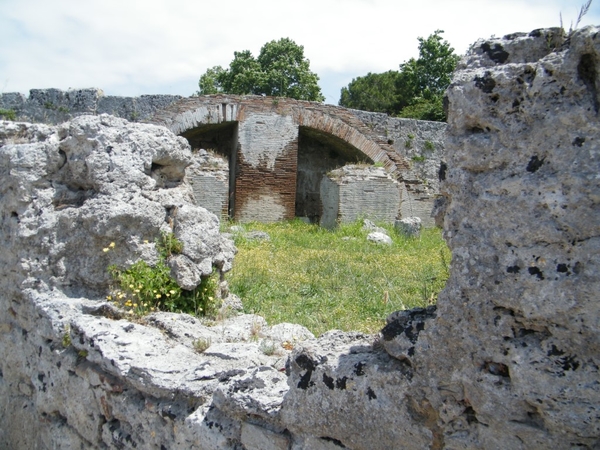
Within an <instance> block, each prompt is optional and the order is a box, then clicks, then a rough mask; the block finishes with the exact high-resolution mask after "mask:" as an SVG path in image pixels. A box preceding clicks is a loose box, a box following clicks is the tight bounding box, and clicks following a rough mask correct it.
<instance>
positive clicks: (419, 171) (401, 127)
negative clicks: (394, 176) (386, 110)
mask: <svg viewBox="0 0 600 450" xmlns="http://www.w3.org/2000/svg"><path fill="white" fill-rule="evenodd" d="M355 113H356V115H357V116H358V117H359V118H360V119H361V120H363V121H364V122H365V124H367V126H369V127H371V128H372V129H373V131H374V132H377V133H379V134H381V135H382V136H385V138H386V139H387V140H388V143H390V145H391V146H393V148H394V150H395V151H396V152H397V153H398V155H401V156H402V157H403V158H404V159H405V160H406V161H408V168H407V169H405V170H402V171H401V172H400V173H399V176H398V181H400V182H401V183H403V185H402V186H401V190H402V194H401V197H402V204H401V207H400V214H399V218H405V217H413V216H415V217H419V218H421V223H422V224H423V225H424V226H426V227H432V226H434V225H435V223H434V218H433V217H432V212H433V209H434V202H435V201H436V199H437V198H438V196H439V192H440V182H441V181H442V180H443V178H444V176H445V174H444V170H445V169H444V168H445V166H446V163H445V146H446V144H445V140H446V124H445V123H441V122H430V121H426V120H414V119H401V118H397V117H390V116H388V115H387V114H381V113H372V112H366V111H355Z"/></svg>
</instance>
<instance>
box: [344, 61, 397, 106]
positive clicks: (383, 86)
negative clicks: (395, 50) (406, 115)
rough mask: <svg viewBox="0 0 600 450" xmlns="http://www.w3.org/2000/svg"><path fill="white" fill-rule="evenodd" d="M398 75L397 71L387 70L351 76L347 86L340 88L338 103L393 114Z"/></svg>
mask: <svg viewBox="0 0 600 450" xmlns="http://www.w3.org/2000/svg"><path fill="white" fill-rule="evenodd" d="M399 75H400V74H399V73H398V72H397V71H395V70H389V71H387V72H384V73H371V72H369V73H368V74H367V75H365V76H364V77H358V78H353V79H352V81H351V82H350V84H349V85H348V87H347V88H345V87H344V88H342V94H341V98H340V101H339V104H340V105H341V106H345V107H346V108H354V109H362V110H363V111H379V112H385V113H388V114H395V113H396V112H397V105H396V103H397V99H396V83H397V82H398V77H399Z"/></svg>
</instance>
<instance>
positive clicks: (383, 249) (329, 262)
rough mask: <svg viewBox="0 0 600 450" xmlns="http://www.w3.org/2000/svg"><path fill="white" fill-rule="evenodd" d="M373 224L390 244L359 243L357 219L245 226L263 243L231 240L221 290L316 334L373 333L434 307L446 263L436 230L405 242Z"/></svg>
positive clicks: (362, 236)
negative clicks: (263, 235)
mask: <svg viewBox="0 0 600 450" xmlns="http://www.w3.org/2000/svg"><path fill="white" fill-rule="evenodd" d="M381 226H382V227H384V228H387V230H388V234H389V235H390V237H391V238H392V241H393V244H392V245H391V246H382V245H377V244H374V243H372V242H369V241H367V239H366V236H367V234H368V232H367V231H365V230H363V228H362V221H357V222H355V223H352V224H348V225H341V226H339V227H338V228H337V229H336V230H333V231H330V230H326V229H324V228H321V227H319V226H317V225H310V224H306V223H304V222H302V221H300V220H295V221H291V222H283V223H276V224H259V223H252V224H247V225H245V228H246V231H264V232H267V233H268V234H269V235H270V237H271V239H270V240H269V241H266V240H260V241H259V240H247V239H245V238H244V234H243V233H238V234H237V235H236V237H235V241H236V246H237V248H238V253H237V255H236V257H235V260H234V267H233V270H232V271H231V272H230V273H229V274H228V277H227V280H228V282H229V287H230V289H231V291H232V292H233V293H235V294H237V295H239V296H240V298H241V299H242V303H243V305H244V310H245V312H247V313H256V314H260V315H262V316H263V317H264V318H265V319H266V320H267V321H268V322H269V323H270V324H271V325H272V324H276V323H282V322H292V323H299V324H301V325H304V326H305V327H307V328H308V329H309V330H311V331H312V332H313V333H315V334H316V335H319V334H321V333H323V332H325V331H327V330H331V329H341V330H345V331H351V330H356V331H362V332H366V333H374V332H377V331H379V330H380V329H381V327H382V326H383V325H384V324H385V317H386V316H387V315H388V314H390V313H391V312H393V311H397V310H401V309H409V308H413V307H416V306H428V305H430V304H432V303H435V301H436V299H437V295H438V294H439V292H440V291H441V289H442V288H443V287H444V285H445V284H446V280H447V278H448V264H447V261H449V260H450V252H449V250H448V247H447V246H446V243H445V242H444V240H443V239H442V236H441V231H440V230H439V229H424V230H422V232H421V237H420V238H411V237H406V236H401V235H399V234H398V233H396V232H395V230H394V228H393V227H391V226H386V225H381Z"/></svg>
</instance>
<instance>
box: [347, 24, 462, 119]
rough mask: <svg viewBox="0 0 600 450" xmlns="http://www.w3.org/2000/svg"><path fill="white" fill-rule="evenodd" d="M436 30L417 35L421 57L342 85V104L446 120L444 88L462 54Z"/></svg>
mask: <svg viewBox="0 0 600 450" xmlns="http://www.w3.org/2000/svg"><path fill="white" fill-rule="evenodd" d="M442 33H443V31H442V30H436V31H435V32H434V33H433V34H432V35H430V36H429V37H428V38H427V39H424V38H422V37H419V38H418V41H419V58H418V59H415V58H411V59H409V60H408V61H406V62H404V63H402V64H400V71H393V70H390V71H388V72H384V73H380V74H373V73H369V74H367V75H366V76H363V77H358V78H355V79H353V80H352V82H351V83H350V84H349V85H348V87H347V88H345V87H344V88H342V92H341V98H340V101H339V104H340V105H341V106H346V107H348V108H356V109H363V110H366V111H376V112H385V113H388V114H391V115H397V116H400V117H410V118H415V119H423V120H436V121H444V120H445V119H446V116H445V113H444V109H443V106H442V104H443V96H444V91H445V90H446V88H447V87H448V85H449V84H450V80H451V77H452V72H454V69H455V68H456V64H457V63H458V60H459V57H458V55H455V54H454V49H453V48H452V47H451V46H450V44H449V43H448V42H447V41H445V40H443V39H442V36H441V34H442Z"/></svg>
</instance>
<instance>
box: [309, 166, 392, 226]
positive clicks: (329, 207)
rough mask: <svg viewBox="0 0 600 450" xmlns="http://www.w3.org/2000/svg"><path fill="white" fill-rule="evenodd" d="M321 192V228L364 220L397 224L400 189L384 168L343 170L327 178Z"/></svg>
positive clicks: (321, 186)
mask: <svg viewBox="0 0 600 450" xmlns="http://www.w3.org/2000/svg"><path fill="white" fill-rule="evenodd" d="M320 188H321V195H320V196H321V199H322V203H323V213H322V214H321V220H320V222H319V225H321V226H322V227H325V228H335V227H336V226H337V224H338V223H352V222H354V221H356V220H359V219H361V218H368V219H369V220H372V221H376V222H381V223H394V222H395V220H396V218H397V217H398V211H399V210H400V193H401V189H400V187H399V183H398V182H397V181H396V180H395V179H394V178H393V177H392V176H390V174H389V173H387V172H386V171H385V170H384V169H383V168H379V167H360V166H359V167H357V166H354V165H349V166H344V167H342V168H340V169H336V170H333V171H332V172H329V173H328V174H326V175H325V176H324V177H323V179H322V181H321V185H320Z"/></svg>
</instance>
